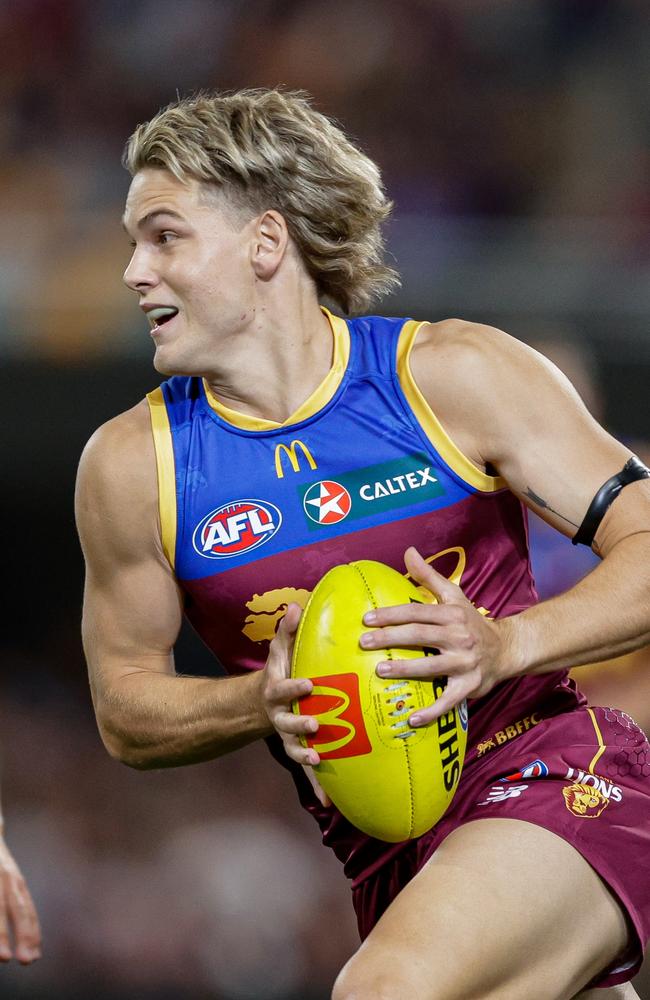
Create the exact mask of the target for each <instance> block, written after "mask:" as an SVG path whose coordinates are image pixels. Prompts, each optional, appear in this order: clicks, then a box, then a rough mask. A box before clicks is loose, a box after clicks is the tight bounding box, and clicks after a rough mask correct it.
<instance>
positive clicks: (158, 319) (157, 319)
mask: <svg viewBox="0 0 650 1000" xmlns="http://www.w3.org/2000/svg"><path fill="white" fill-rule="evenodd" d="M177 314H178V309H176V308H175V307H174V306H158V307H157V308H156V309H151V310H150V311H149V312H148V313H147V319H148V320H149V325H150V326H151V329H152V330H156V329H157V328H158V327H160V326H164V325H165V323H169V321H170V319H173V318H174V316H176V315H177Z"/></svg>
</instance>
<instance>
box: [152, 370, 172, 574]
mask: <svg viewBox="0 0 650 1000" xmlns="http://www.w3.org/2000/svg"><path fill="white" fill-rule="evenodd" d="M147 403H148V404H149V413H150V416H151V431H152V433H153V443H154V449H155V452H156V469H157V472H158V509H159V511H160V533H161V541H162V547H163V552H164V553H165V556H166V557H167V561H168V562H169V565H170V566H171V568H172V569H174V564H175V558H176V464H175V462H174V445H173V442H172V431H171V427H170V424H169V414H168V413H167V407H166V405H165V397H164V396H163V391H162V388H161V387H158V388H157V389H154V390H153V392H149V393H147Z"/></svg>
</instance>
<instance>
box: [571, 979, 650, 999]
mask: <svg viewBox="0 0 650 1000" xmlns="http://www.w3.org/2000/svg"><path fill="white" fill-rule="evenodd" d="M574 1000H641V998H640V997H639V994H638V993H637V991H636V990H635V989H634V987H633V986H632V983H623V985H622V986H610V987H609V989H606V990H581V991H580V993H576V995H575V997H574Z"/></svg>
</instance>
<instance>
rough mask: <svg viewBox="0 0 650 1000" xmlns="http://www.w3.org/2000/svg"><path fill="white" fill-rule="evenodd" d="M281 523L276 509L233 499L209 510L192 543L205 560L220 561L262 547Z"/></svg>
mask: <svg viewBox="0 0 650 1000" xmlns="http://www.w3.org/2000/svg"><path fill="white" fill-rule="evenodd" d="M281 524H282V514H281V513H280V511H279V510H278V508H277V507H276V506H275V505H274V504H272V503H268V502H264V503H262V502H261V501H260V500H235V501H233V502H232V503H227V504H223V505H222V506H221V507H217V509H216V510H213V511H210V513H209V514H207V515H206V517H204V518H203V520H202V521H201V522H200V523H199V524H198V525H197V526H196V528H195V530H194V535H193V538H192V542H193V545H194V548H195V550H196V551H197V552H198V554H199V555H200V556H205V557H206V559H223V558H226V557H228V556H238V555H241V554H242V553H243V552H248V551H249V550H250V549H254V548H256V547H257V546H258V545H263V544H264V542H268V541H269V539H270V538H272V537H273V535H274V534H275V533H276V531H277V530H278V529H279V527H280V525H281Z"/></svg>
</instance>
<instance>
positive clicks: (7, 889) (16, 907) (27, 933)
mask: <svg viewBox="0 0 650 1000" xmlns="http://www.w3.org/2000/svg"><path fill="white" fill-rule="evenodd" d="M12 943H13V950H12ZM13 955H15V957H16V958H17V959H18V961H19V962H20V963H21V964H22V965H29V963H30V962H33V961H34V960H35V959H37V958H40V957H41V930H40V927H39V923H38V916H37V914H36V907H35V906H34V902H33V900H32V897H31V895H30V892H29V889H28V888H27V884H26V882H25V879H24V878H23V876H22V874H21V872H20V869H19V867H18V865H17V864H16V862H15V861H14V858H13V855H12V853H11V851H10V850H9V848H8V847H7V845H6V843H5V841H4V838H3V836H2V833H1V832H0V962H8V961H9V960H10V959H11V958H12V956H13Z"/></svg>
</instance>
